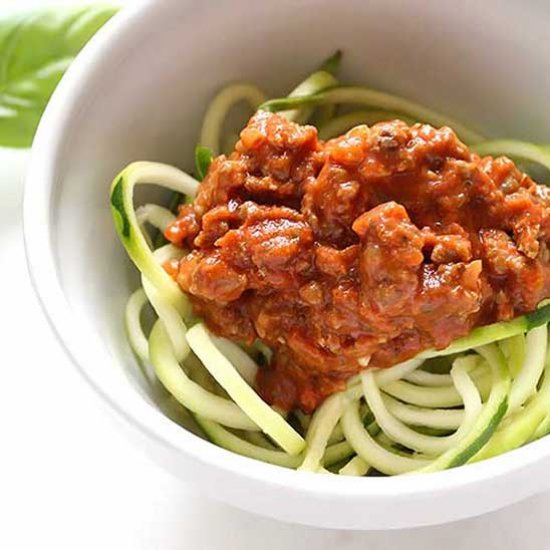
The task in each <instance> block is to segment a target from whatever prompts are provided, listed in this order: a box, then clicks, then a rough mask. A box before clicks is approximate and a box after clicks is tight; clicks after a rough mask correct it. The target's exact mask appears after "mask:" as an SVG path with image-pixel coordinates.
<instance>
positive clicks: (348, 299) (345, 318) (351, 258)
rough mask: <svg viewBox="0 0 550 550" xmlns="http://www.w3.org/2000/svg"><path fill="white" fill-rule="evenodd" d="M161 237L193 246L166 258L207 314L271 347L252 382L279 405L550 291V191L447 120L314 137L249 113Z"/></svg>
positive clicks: (322, 392)
mask: <svg viewBox="0 0 550 550" xmlns="http://www.w3.org/2000/svg"><path fill="white" fill-rule="evenodd" d="M166 237H167V238H168V239H169V240H170V241H171V242H172V243H174V244H176V245H177V246H184V247H187V248H188V249H189V250H190V251H191V252H190V254H189V255H187V256H185V257H184V258H183V259H182V260H181V261H180V262H179V266H171V269H170V272H171V274H172V275H173V276H174V278H175V279H176V280H177V282H178V283H179V285H180V287H181V288H182V289H183V290H184V291H185V292H186V293H188V294H189V296H190V299H191V301H192V303H193V307H194V310H195V312H196V314H197V315H200V316H201V317H203V318H204V320H205V322H206V323H207V325H208V327H209V328H210V329H211V330H212V331H213V332H214V333H216V334H219V335H222V336H225V337H227V338H231V339H233V340H236V341H243V342H247V343H252V342H253V341H254V340H255V339H256V338H259V339H261V340H262V341H263V342H265V343H266V344H267V345H269V346H270V347H271V348H272V349H273V350H274V355H273V359H272V361H271V364H270V365H268V366H266V367H263V368H261V369H260V372H259V375H258V380H257V386H258V390H259V392H260V393H261V395H262V396H263V397H264V398H265V399H266V400H267V401H268V402H270V403H272V404H276V405H278V406H280V407H282V408H284V409H291V408H293V407H300V408H301V409H302V410H304V411H306V412H311V411H313V410H314V409H315V408H316V407H317V406H318V405H319V404H320V403H321V402H322V401H323V400H324V399H325V398H326V397H327V396H328V395H330V394H331V393H333V392H335V391H337V390H340V389H342V388H343V387H344V385H345V382H346V380H347V379H348V378H349V377H350V376H352V375H354V374H356V373H357V372H359V371H360V370H362V369H364V368H365V367H366V366H367V365H369V366H371V367H388V366H391V365H394V364H396V363H398V362H401V361H403V360H405V359H408V358H410V357H412V356H414V355H415V354H417V353H418V352H420V351H422V350H424V349H426V348H431V347H435V348H444V347H446V346H447V345H448V344H449V343H450V342H452V341H453V340H454V339H456V338H458V337H460V336H463V335H465V334H467V333H468V332H469V331H470V330H471V329H472V328H473V327H475V326H478V325H483V324H487V323H490V322H494V321H497V320H504V319H510V318H512V317H514V316H517V315H520V314H523V313H525V312H528V311H532V310H533V309H535V308H536V306H537V304H538V302H539V301H540V300H541V299H543V298H545V297H547V296H548V295H550V263H549V258H550V254H549V252H548V242H549V239H550V190H549V189H548V188H546V187H543V186H540V185H537V184H535V183H534V182H533V180H532V179H530V178H529V176H527V175H526V174H524V173H522V172H521V171H519V170H518V168H517V167H516V166H515V165H514V163H513V162H512V161H511V160H509V159H507V158H504V157H502V158H491V157H486V158H480V157H479V156H477V155H476V154H474V153H472V152H471V151H470V150H469V149H468V148H467V147H466V146H465V145H464V144H463V143H461V142H460V141H459V140H458V138H457V137H456V135H455V134H454V132H453V131H452V130H451V129H450V128H445V127H444V128H440V129H435V128H432V127H431V126H428V125H423V124H416V125H414V126H408V125H406V124H405V123H403V122H401V121H398V120H394V121H390V122H382V123H378V124H375V125H374V126H372V127H370V128H369V127H367V126H357V127H356V128H353V129H352V130H350V131H349V132H348V133H346V134H345V135H343V136H340V137H337V138H335V139H331V140H329V141H326V142H323V141H320V140H319V139H318V136H317V131H316V129H315V128H314V127H312V126H300V125H297V124H295V123H292V122H288V121H287V120H286V119H285V118H284V117H282V116H280V115H277V114H271V113H266V112H258V113H257V114H256V115H255V116H254V117H253V118H252V119H251V120H250V122H249V124H248V126H247V127H246V128H245V129H244V130H243V131H242V133H241V135H240V140H239V142H238V143H237V145H236V148H235V151H234V152H233V153H232V154H231V155H229V156H223V155H222V156H220V157H218V158H217V159H215V160H214V162H213V163H212V165H211V166H210V169H209V171H208V174H207V175H206V177H205V179H204V181H203V182H202V183H201V186H200V188H199V191H198V194H197V197H196V199H195V201H194V203H193V204H192V205H182V206H181V207H180V211H179V216H178V219H177V220H176V221H175V222H174V223H173V224H172V225H171V226H170V227H169V228H168V229H167V231H166Z"/></svg>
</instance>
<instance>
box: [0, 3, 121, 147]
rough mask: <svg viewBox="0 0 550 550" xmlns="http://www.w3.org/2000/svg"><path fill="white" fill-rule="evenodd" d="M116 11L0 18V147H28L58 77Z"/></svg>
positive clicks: (85, 9) (62, 10)
mask: <svg viewBox="0 0 550 550" xmlns="http://www.w3.org/2000/svg"><path fill="white" fill-rule="evenodd" d="M116 11H117V8H116V7H114V6H101V5H99V6H91V5H90V6H80V7H58V8H52V9H42V10H38V11H29V12H25V13H20V14H15V15H9V16H6V17H3V18H0V145H2V146H7V147H29V146H30V145H31V143H32V138H33V136H34V132H35V130H36V127H37V126H38V122H39V120H40V117H41V116H42V112H43V111H44V108H45V107H46V104H47V103H48V100H49V99H50V96H51V94H52V93H53V91H54V89H55V87H56V86H57V83H58V82H59V80H60V79H61V77H62V76H63V73H64V72H65V70H66V69H67V67H68V66H69V65H70V63H71V61H72V60H73V59H74V57H75V56H76V54H77V53H78V52H79V51H80V50H81V49H82V47H83V46H84V45H85V44H86V42H88V40H89V39H90V38H91V37H92V36H93V35H94V34H95V32H96V31H97V30H98V29H99V28H100V27H101V26H102V25H103V24H104V23H105V22H106V21H107V20H108V19H109V18H110V17H111V16H112V15H113V14H114V13H115V12H116Z"/></svg>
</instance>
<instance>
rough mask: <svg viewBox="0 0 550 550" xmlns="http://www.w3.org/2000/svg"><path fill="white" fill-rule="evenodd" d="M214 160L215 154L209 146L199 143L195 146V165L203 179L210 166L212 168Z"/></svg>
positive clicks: (200, 177)
mask: <svg viewBox="0 0 550 550" xmlns="http://www.w3.org/2000/svg"><path fill="white" fill-rule="evenodd" d="M213 160H214V155H213V154H212V151H211V150H210V149H209V148H208V147H204V146H203V145H197V147H196V148H195V166H196V168H197V175H198V176H199V179H200V180H203V179H204V177H205V176H206V172H208V168H210V165H211V164H212V161H213Z"/></svg>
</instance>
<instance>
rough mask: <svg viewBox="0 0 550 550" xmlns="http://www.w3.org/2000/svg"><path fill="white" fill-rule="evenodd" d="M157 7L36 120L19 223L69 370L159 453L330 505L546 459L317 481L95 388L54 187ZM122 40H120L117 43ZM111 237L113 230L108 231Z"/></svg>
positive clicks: (93, 352) (105, 37)
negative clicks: (97, 89) (87, 114)
mask: <svg viewBox="0 0 550 550" xmlns="http://www.w3.org/2000/svg"><path fill="white" fill-rule="evenodd" d="M159 7H162V8H163V9H165V8H167V7H168V5H164V6H161V5H160V4H158V3H156V2H142V3H138V4H137V5H134V6H132V7H128V8H124V9H123V10H122V11H121V12H119V13H118V14H117V15H115V16H114V17H113V18H112V19H111V20H110V21H109V22H107V24H106V25H105V26H104V27H103V28H102V29H101V30H100V31H99V32H98V33H97V34H96V35H95V36H94V37H93V38H92V39H91V40H90V42H89V43H88V44H87V45H86V46H85V47H84V49H83V50H82V52H81V53H80V54H79V55H78V57H77V59H76V60H75V61H74V62H73V64H72V65H71V67H70V68H69V70H68V71H67V73H66V74H65V76H64V77H63V79H62V81H61V82H60V84H59V85H58V87H57V89H56V90H55V92H54V94H53V96H52V98H51V100H50V102H49V104H48V106H47V108H46V111H45V113H44V115H43V117H42V120H41V122H40V125H39V127H38V130H37V132H36V136H35V139H34V142H33V147H32V153H31V160H30V164H29V167H28V172H27V177H26V180H25V190H24V201H23V220H24V231H23V232H24V241H25V248H26V255H27V263H28V269H29V273H30V277H31V281H32V285H33V287H34V290H35V292H36V294H37V296H38V299H39V301H40V304H41V306H42V309H43V311H44V313H45V315H46V317H47V319H48V321H49V323H50V325H51V327H52V328H53V331H54V333H55V335H56V337H57V339H58V341H59V342H60V343H61V345H62V347H63V349H64V350H65V352H66V354H67V355H68V356H69V357H70V359H71V361H72V363H73V364H74V365H75V367H76V370H77V371H78V372H79V373H80V375H81V376H82V377H83V378H84V379H85V380H86V382H87V383H88V384H89V385H90V386H91V387H92V388H93V390H94V391H95V393H96V394H98V395H99V396H100V397H101V399H102V400H103V402H105V403H106V404H107V405H108V407H109V408H110V409H111V411H113V412H114V413H115V414H116V415H117V416H118V417H119V418H120V419H122V420H124V422H125V423H127V424H129V425H131V426H132V427H133V428H135V429H137V430H138V431H139V432H140V433H142V434H144V435H145V436H146V437H147V438H150V439H152V440H155V441H156V442H157V443H160V444H161V445H162V446H165V447H168V448H170V449H172V450H176V451H177V452H179V453H184V454H186V455H189V456H191V457H193V458H194V459H195V460H197V461H199V462H202V463H203V464H206V465H208V466H211V467H213V468H216V469H217V470H219V471H220V472H225V473H226V474H233V475H236V476H239V477H241V478H248V479H249V480H251V481H257V482H261V483H264V484H267V485H270V486H279V487H284V488H286V489H287V490H289V491H300V492H304V493H307V494H310V495H312V496H313V495H315V496H317V497H323V498H324V497H326V498H329V499H339V498H342V499H350V498H351V499H368V498H380V499H383V498H392V497H397V496H402V497H411V496H426V497H428V496H429V497H433V496H434V495H436V494H442V493H445V492H448V491H451V490H453V489H455V488H457V487H463V488H464V487H465V486H467V487H471V486H472V485H475V484H478V483H480V482H489V481H493V482H494V481H495V480H497V478H502V477H503V476H508V475H509V474H512V473H514V472H518V471H520V470H524V469H525V468H528V467H530V466H532V465H534V464H535V463H537V462H538V461H540V460H542V459H543V458H545V457H548V455H550V438H542V439H541V440H539V441H535V442H533V443H530V444H529V445H528V446H525V447H521V448H519V449H516V450H514V451H511V452H508V453H506V454H504V455H502V456H498V457H495V458H491V459H489V460H486V461H483V462H479V463H475V464H469V465H466V466H463V467H460V468H456V469H452V470H446V471H443V472H436V473H431V474H430V475H427V476H424V475H421V476H415V475H410V476H403V477H402V476H397V477H388V478H365V479H362V480H357V479H356V478H348V477H345V476H338V477H337V476H320V475H317V474H311V473H308V472H301V471H294V470H287V469H285V468H281V467H278V466H273V465H271V464H266V463H262V462H259V461H256V460H253V459H249V458H247V457H243V456H240V455H237V454H234V453H232V452H229V451H227V450H225V449H222V448H220V447H217V446H216V445H214V444H211V443H210V442H208V441H205V440H203V439H201V438H200V437H197V436H195V435H194V434H192V433H189V432H187V431H186V430H183V429H181V428H180V427H179V426H176V425H175V424H174V423H172V422H171V421H170V420H169V419H168V418H166V417H164V416H163V415H162V413H160V411H158V410H156V409H155V408H154V407H153V406H152V405H149V404H147V403H145V401H144V400H143V399H142V398H141V397H140V396H139V395H137V393H136V395H135V398H133V399H130V400H127V401H125V402H124V403H122V402H120V401H119V400H117V398H118V394H117V392H116V391H114V390H113V388H110V387H107V386H106V385H105V384H102V381H101V380H100V379H99V377H98V376H97V374H96V372H95V371H94V369H93V368H92V367H93V364H94V363H96V362H97V361H109V362H111V363H112V362H113V358H112V357H111V356H110V354H109V353H108V352H107V351H106V350H101V349H96V348H94V347H93V346H91V345H90V343H89V342H88V341H87V339H86V338H84V337H83V335H82V334H79V332H78V330H77V329H76V328H75V326H76V323H74V319H75V314H74V312H72V311H71V308H70V305H69V303H68V302H67V300H66V298H65V296H64V293H63V289H62V285H61V282H60V280H59V278H58V274H57V269H56V260H55V258H56V255H57V252H56V250H55V245H54V241H53V236H52V234H51V226H52V224H51V217H52V212H53V201H54V197H53V195H54V193H52V191H53V190H54V188H55V183H56V180H57V177H58V174H59V167H60V166H62V162H63V155H64V150H65V149H66V146H67V143H66V139H65V135H66V134H67V135H68V134H69V133H70V132H67V129H68V128H69V127H70V121H71V118H72V115H73V114H74V113H76V112H77V110H78V107H79V101H82V98H85V97H86V90H87V89H93V86H88V83H90V82H92V81H94V78H96V75H97V74H99V73H100V70H101V63H102V60H104V59H105V58H106V57H107V56H108V55H109V52H110V51H112V50H113V49H114V48H116V47H121V46H120V44H122V43H123V42H124V39H125V38H129V39H131V37H132V34H133V33H134V32H135V28H136V27H139V25H140V22H143V21H146V20H148V18H150V17H152V16H154V15H155V13H156V10H157V8H159ZM121 38H122V39H121ZM113 231H114V230H113Z"/></svg>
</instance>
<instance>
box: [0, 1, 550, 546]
mask: <svg viewBox="0 0 550 550" xmlns="http://www.w3.org/2000/svg"><path fill="white" fill-rule="evenodd" d="M159 1H161V0H159ZM42 3H45V2H42ZM50 3H51V2H50ZM65 3H69V2H65ZM8 4H11V6H12V7H13V6H14V4H18V5H19V1H17V2H15V1H14V0H12V1H10V2H8ZM5 5H6V3H5V2H4V3H2V1H1V0H0V9H1V7H2V6H5ZM28 158H29V154H28V152H26V151H13V150H6V149H0V273H1V274H0V281H1V287H0V289H1V292H2V300H1V302H0V304H1V307H2V309H3V311H2V315H1V316H0V334H2V335H3V338H2V354H1V360H0V369H1V370H0V372H1V374H0V434H1V438H0V441H1V443H0V548H2V549H5V550H19V549H25V550H27V549H29V550H30V549H33V550H34V549H38V548H40V549H44V550H49V549H56V550H88V549H90V550H92V549H93V550H99V549H101V550H110V549H116V550H142V549H143V550H145V549H146V550H155V549H159V550H161V549H162V550H172V549H174V550H175V549H186V550H189V549H190V550H202V549H208V550H210V549H227V550H234V549H239V550H240V549H243V550H247V549H254V550H257V549H258V548H261V549H262V550H271V549H285V550H294V549H302V548H306V547H311V548H315V549H316V550H325V549H326V550H328V549H334V548H338V550H354V549H369V550H378V549H385V550H387V549H391V550H400V549H407V550H416V549H418V550H420V549H422V550H431V549H438V550H439V549H445V550H458V549H468V550H482V549H483V550H492V549H497V548H498V549H499V550H531V549H532V550H535V549H536V550H538V549H543V548H548V547H549V546H550V544H549V542H548V540H549V539H548V534H547V531H546V530H547V529H550V494H545V495H542V496H539V497H535V498H532V499H530V500H528V501H526V502H523V503H521V504H518V505H515V506H513V507H510V508H508V509H505V510H502V511H499V512H496V513H492V514H489V515H486V516H483V517H480V518H476V519H472V520H467V521H462V522H458V523H454V524H451V525H446V526H438V527H430V528H422V529H414V530H406V531H394V532H381V531H379V532H370V533H369V532H363V533H361V532H345V531H329V530H321V529H313V528H307V527H302V526H294V525H289V524H282V523H278V522H275V521H272V520H268V519H263V518H259V517H255V516H253V515H250V514H248V513H245V512H241V511H239V510H235V509H232V508H230V507H228V506H225V505H222V504H218V503H214V502H211V501H208V500H206V499H204V498H203V497H201V496H200V495H198V494H195V493H191V492H190V491H189V490H188V489H187V488H186V487H185V486H184V485H182V484H181V483H180V482H178V481H177V480H175V479H173V478H172V477H171V476H169V475H168V474H166V473H165V472H164V471H162V470H160V469H159V468H158V467H157V466H155V465H153V464H152V463H150V462H149V461H148V459H146V458H145V457H144V456H142V454H141V453H140V451H139V449H136V448H134V447H133V446H131V445H130V444H129V443H128V442H127V441H126V440H125V439H123V438H122V437H121V436H120V434H119V433H118V431H117V430H116V429H115V426H114V425H112V424H111V420H110V418H109V417H108V416H106V415H105V413H104V412H103V410H102V408H100V407H99V406H98V405H99V404H98V402H97V398H96V397H95V395H93V394H92V392H91V390H89V389H88V387H87V386H86V385H85V384H84V382H83V381H82V380H81V379H80V377H79V376H78V374H77V373H76V371H75V370H74V368H73V366H72V365H71V363H70V361H69V360H68V359H67V358H66V357H65V355H64V353H63V351H62V350H61V348H60V346H59V344H58V343H57V341H56V339H55V337H54V336H53V334H52V332H51V330H50V328H49V326H48V324H47V322H46V320H45V318H44V315H43V313H42V311H41V310H40V307H39V306H38V303H37V301H36V299H35V296H34V292H33V290H32V288H31V286H30V281H29V277H28V275H27V270H26V265H25V254H24V248H23V238H22V223H21V212H20V211H21V202H22V181H23V178H24V173H25V168H26V165H27V162H28Z"/></svg>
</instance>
